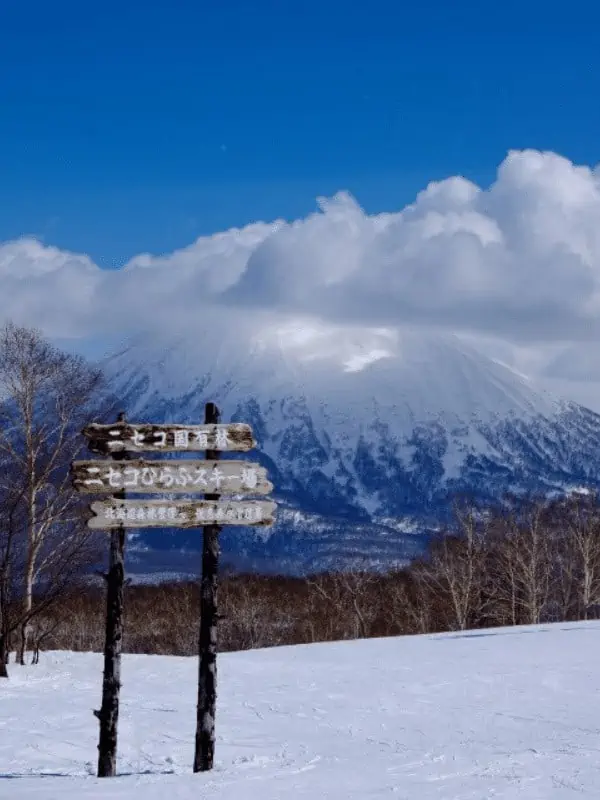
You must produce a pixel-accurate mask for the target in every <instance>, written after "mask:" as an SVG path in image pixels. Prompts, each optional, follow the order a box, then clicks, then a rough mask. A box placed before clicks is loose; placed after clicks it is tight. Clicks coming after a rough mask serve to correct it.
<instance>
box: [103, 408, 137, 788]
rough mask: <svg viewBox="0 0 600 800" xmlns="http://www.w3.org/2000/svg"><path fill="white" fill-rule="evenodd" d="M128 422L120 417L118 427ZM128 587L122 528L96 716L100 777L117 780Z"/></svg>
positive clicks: (116, 539)
mask: <svg viewBox="0 0 600 800" xmlns="http://www.w3.org/2000/svg"><path fill="white" fill-rule="evenodd" d="M124 422H125V415H124V414H119V417H118V423H124ZM112 458H113V459H114V460H115V461H122V460H127V459H128V458H129V454H128V453H125V452H117V453H113V454H112ZM115 499H119V500H123V499H125V491H124V490H121V491H118V492H115ZM124 584H125V528H124V527H123V526H122V525H121V526H120V527H118V528H116V529H115V530H113V531H111V534H110V555H109V563H108V573H107V575H106V637H105V644H104V678H103V681H102V707H101V709H100V711H96V712H94V713H95V714H96V716H97V717H98V719H99V720H100V741H99V744H98V777H99V778H113V777H114V776H115V775H116V774H117V728H118V723H119V694H120V690H121V652H122V649H123V587H124Z"/></svg>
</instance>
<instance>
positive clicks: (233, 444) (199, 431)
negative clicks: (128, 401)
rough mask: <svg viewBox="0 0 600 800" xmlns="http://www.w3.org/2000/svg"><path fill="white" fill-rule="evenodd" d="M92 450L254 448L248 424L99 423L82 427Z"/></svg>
mask: <svg viewBox="0 0 600 800" xmlns="http://www.w3.org/2000/svg"><path fill="white" fill-rule="evenodd" d="M83 435H84V436H85V437H86V438H87V439H89V442H88V447H89V448H90V450H92V452H96V453H103V454H104V455H110V454H111V453H118V452H122V451H123V450H127V451H129V452H134V453H144V452H155V453H158V452H160V453H185V452H199V451H203V450H218V451H231V452H236V451H237V452H247V451H248V450H252V448H253V447H256V442H255V441H254V437H253V435H252V428H251V427H250V425H246V424H243V423H235V422H233V423H231V424H229V425H129V424H127V423H117V424H116V425H99V424H97V423H92V424H91V425H86V427H85V428H84V429H83Z"/></svg>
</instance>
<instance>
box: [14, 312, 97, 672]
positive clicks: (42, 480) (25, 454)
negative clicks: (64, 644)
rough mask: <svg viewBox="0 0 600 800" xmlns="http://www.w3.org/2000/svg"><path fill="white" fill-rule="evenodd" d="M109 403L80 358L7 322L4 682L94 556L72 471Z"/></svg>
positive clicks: (94, 371)
mask: <svg viewBox="0 0 600 800" xmlns="http://www.w3.org/2000/svg"><path fill="white" fill-rule="evenodd" d="M105 397H106V394H105V393H103V377H102V373H101V371H100V370H98V369H96V368H94V367H92V366H91V365H89V364H88V363H87V362H86V361H85V360H84V359H83V358H80V357H78V356H75V355H72V354H68V353H64V352H62V351H61V350H59V349H58V348H56V347H55V346H53V345H52V344H51V343H50V342H49V341H47V340H46V339H45V338H44V337H43V336H42V335H41V334H40V333H39V332H37V331H35V330H31V329H28V328H22V327H18V326H16V325H13V324H10V323H9V324H7V325H5V326H4V328H2V329H1V330H0V676H2V677H6V674H7V669H6V664H7V662H8V656H9V653H10V651H11V647H15V648H16V650H17V653H18V655H17V657H18V660H19V661H20V662H21V663H24V659H25V654H26V651H27V649H28V647H29V645H30V644H31V642H30V639H31V637H32V635H33V631H34V630H35V629H36V626H35V624H34V623H35V620H36V619H37V618H40V620H41V618H42V617H43V615H44V614H45V613H46V612H48V611H49V610H50V609H51V608H52V606H53V605H54V604H55V603H56V602H57V601H58V600H59V598H61V597H62V596H63V595H64V594H65V592H67V591H68V590H69V589H70V588H71V587H72V586H73V583H74V581H75V580H76V578H77V577H78V576H80V575H81V573H82V571H85V570H86V569H89V567H90V564H92V563H93V562H94V560H95V559H96V558H97V556H98V549H97V541H95V539H94V537H93V536H92V535H91V534H90V533H88V532H87V530H86V528H85V526H84V524H83V519H82V513H83V507H82V504H81V502H80V500H79V499H78V498H77V496H76V494H75V492H74V491H73V489H72V488H71V483H70V478H69V465H70V462H71V461H72V460H73V459H74V458H76V457H77V456H78V455H79V453H80V452H81V449H82V446H83V442H82V439H81V435H80V430H81V428H82V426H83V424H84V422H88V421H89V419H90V418H93V417H95V416H97V415H98V413H101V411H102V409H100V403H102V404H103V405H105V406H107V405H108V404H107V402H106V401H105V400H102V401H100V398H105ZM104 410H105V411H108V408H107V407H106V408H105V409H104ZM40 624H42V623H41V622H40ZM37 627H38V628H39V626H37ZM42 627H43V626H42Z"/></svg>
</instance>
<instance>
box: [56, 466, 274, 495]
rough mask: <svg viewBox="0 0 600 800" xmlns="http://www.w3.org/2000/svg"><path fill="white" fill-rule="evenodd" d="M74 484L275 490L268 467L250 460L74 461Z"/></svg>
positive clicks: (141, 489)
mask: <svg viewBox="0 0 600 800" xmlns="http://www.w3.org/2000/svg"><path fill="white" fill-rule="evenodd" d="M71 474H72V476H73V485H74V487H75V488H76V489H77V491H78V492H82V493H83V494H102V493H106V492H110V493H111V494H112V493H114V492H115V491H118V490H119V489H125V490H126V491H127V492H132V493H138V494H155V493H157V492H161V493H165V492H166V493H168V494H171V493H179V494H182V493H188V494H193V493H195V492H201V493H202V494H206V493H209V494H210V493H211V492H214V493H217V494H221V495H240V494H245V495H266V494H270V492H272V491H273V484H272V483H271V482H270V481H269V480H268V477H267V470H266V469H265V468H264V467H261V466H260V464H255V463H253V462H250V461H233V460H231V461H197V460H191V459H190V460H187V459H186V460H185V461H146V460H142V459H140V460H136V461H127V462H126V463H122V464H120V463H118V462H111V461H100V460H99V459H98V460H96V461H74V462H73V463H72V465H71Z"/></svg>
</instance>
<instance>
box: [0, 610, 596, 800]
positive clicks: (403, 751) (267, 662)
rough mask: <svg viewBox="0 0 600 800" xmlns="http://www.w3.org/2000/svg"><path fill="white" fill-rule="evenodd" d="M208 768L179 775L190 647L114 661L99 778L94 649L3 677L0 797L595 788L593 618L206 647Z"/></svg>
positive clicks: (249, 798) (444, 797) (444, 795)
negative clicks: (114, 717) (109, 732)
mask: <svg viewBox="0 0 600 800" xmlns="http://www.w3.org/2000/svg"><path fill="white" fill-rule="evenodd" d="M219 663H220V674H219V679H220V696H219V699H220V703H219V711H218V718H217V730H218V750H217V766H216V768H215V770H214V771H213V772H212V773H209V774H205V775H193V774H192V773H191V762H192V749H193V734H194V723H195V695H196V667H197V663H196V660H195V659H183V658H181V659H177V658H164V657H156V656H154V657H152V656H128V657H126V658H125V659H124V668H123V690H122V707H121V725H120V758H119V772H120V777H118V778H115V779H104V780H102V781H100V780H98V779H97V778H95V777H94V776H93V773H94V770H95V761H96V749H95V748H96V743H97V721H96V720H95V718H94V717H93V715H92V709H93V708H97V707H98V705H99V695H100V684H101V667H102V664H101V657H100V656H98V655H91V654H84V655H73V654H68V653H67V654H63V653H51V654H43V655H42V663H41V664H40V665H39V666H38V667H26V668H24V669H18V668H17V667H15V666H12V669H11V673H12V675H11V679H10V681H8V682H3V683H1V684H0V798H2V800H9V799H10V800H59V798H60V800H92V799H93V800H101V799H102V800H105V799H106V800H111V799H113V798H114V799H115V800H163V798H168V800H192V798H193V800H198V798H202V799H203V800H211V799H213V798H214V799H215V800H216V798H219V800H286V799H287V798H294V800H296V799H298V800H299V799H300V798H305V799H306V800H309V798H310V800H333V799H334V798H335V800H346V799H347V798H360V799H361V800H373V798H390V797H395V798H399V799H400V798H402V799H403V800H434V798H435V800H492V798H493V800H500V798H501V799H502V800H508V799H509V798H510V799H511V800H512V798H514V799H515V800H516V799H517V798H518V799H519V800H564V799H566V798H583V797H586V798H595V800H597V799H598V798H600V691H599V689H600V666H599V665H600V623H598V622H591V623H583V624H572V625H556V626H544V627H539V628H514V629H501V630H496V631H478V632H474V633H471V634H467V635H457V634H453V635H438V636H427V637H404V638H398V639H387V640H376V641H365V642H356V643H355V642H352V643H340V644H333V645H313V646H308V647H296V648H278V649H273V650H267V651H253V652H248V653H240V654H229V655H223V656H220V659H219Z"/></svg>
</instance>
